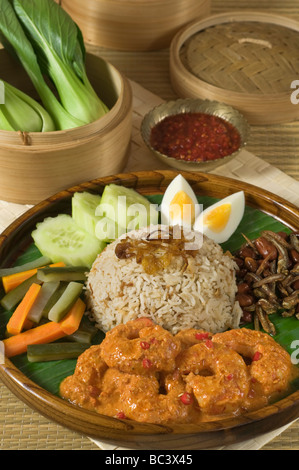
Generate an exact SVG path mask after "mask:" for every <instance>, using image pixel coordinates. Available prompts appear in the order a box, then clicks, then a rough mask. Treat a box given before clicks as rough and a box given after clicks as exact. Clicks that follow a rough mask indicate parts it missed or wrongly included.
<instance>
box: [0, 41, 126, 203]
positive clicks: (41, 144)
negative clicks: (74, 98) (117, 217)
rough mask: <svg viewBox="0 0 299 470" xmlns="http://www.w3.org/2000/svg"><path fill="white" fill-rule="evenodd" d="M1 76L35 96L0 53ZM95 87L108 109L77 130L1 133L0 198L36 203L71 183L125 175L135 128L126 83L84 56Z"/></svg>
mask: <svg viewBox="0 0 299 470" xmlns="http://www.w3.org/2000/svg"><path fill="white" fill-rule="evenodd" d="M0 63H1V78H2V79H3V80H5V81H7V82H9V83H11V84H12V85H14V86H16V87H18V88H20V89H21V90H23V91H24V92H26V93H28V94H30V95H31V96H33V97H34V98H37V96H36V94H35V90H34V89H33V86H32V84H31V82H30V80H29V78H28V76H27V75H26V73H25V72H24V70H23V69H22V67H21V66H19V65H18V64H17V63H16V62H15V60H14V59H12V58H11V57H10V56H9V55H8V54H7V52H6V51H5V50H4V49H2V50H0ZM86 70H87V74H88V76H89V79H90V81H91V83H92V84H93V86H94V88H95V90H96V91H97V93H98V94H99V96H100V97H101V98H102V99H103V101H104V102H105V103H106V104H107V106H108V107H109V108H110V111H109V112H108V113H107V114H106V115H104V116H103V117H102V118H100V119H98V120H96V121H94V122H92V123H90V124H87V125H85V126H81V127H78V128H74V129H69V130H64V131H54V132H45V133H43V132H34V133H22V132H12V131H3V130H0V199H2V200H5V201H9V202H15V203H20V204H36V203H38V202H39V201H41V200H43V199H45V198H47V197H49V196H50V195H52V194H53V193H55V192H58V191H61V190H63V189H64V188H66V187H69V186H70V185H74V184H79V183H81V182H82V181H89V180H91V179H94V178H96V177H102V176H107V175H109V174H114V173H115V172H119V171H122V169H123V168H124V166H125V165H126V162H127V157H128V151H129V146H130V140H131V129H132V91H131V86H130V83H129V82H128V80H127V79H126V78H125V77H124V76H122V75H121V74H120V73H119V72H118V70H117V69H116V68H115V67H113V66H112V65H111V64H109V63H108V62H106V61H104V60H103V59H101V58H99V57H96V56H94V55H91V54H87V56H86Z"/></svg>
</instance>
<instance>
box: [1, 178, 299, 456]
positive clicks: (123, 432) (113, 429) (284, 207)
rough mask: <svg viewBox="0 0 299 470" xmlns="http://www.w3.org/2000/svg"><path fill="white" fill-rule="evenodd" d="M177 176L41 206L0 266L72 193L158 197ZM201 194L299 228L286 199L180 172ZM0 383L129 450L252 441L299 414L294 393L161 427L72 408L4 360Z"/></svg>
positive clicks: (15, 228)
mask: <svg viewBox="0 0 299 470" xmlns="http://www.w3.org/2000/svg"><path fill="white" fill-rule="evenodd" d="M177 174H178V173H177V172H175V171H171V170H169V171H168V170H165V171H147V172H145V171H144V172H136V173H128V174H119V175H116V176H110V177H105V178H99V179H96V180H93V181H90V182H87V183H82V184H80V185H78V186H74V187H72V188H71V189H68V190H65V191H62V192H59V193H58V194H56V195H54V196H52V197H50V198H48V199H46V200H44V201H42V202H40V203H39V204H37V205H36V206H34V207H33V208H32V209H30V210H29V211H27V212H26V213H25V214H24V215H22V216H21V217H20V218H18V219H17V220H16V221H15V222H14V223H12V224H11V225H10V226H9V227H8V228H7V229H6V230H5V231H4V232H3V233H2V235H0V265H1V266H2V267H4V266H9V265H11V264H12V263H13V261H14V260H15V259H16V258H17V256H19V254H20V253H22V252H23V251H24V250H25V249H26V247H28V246H29V245H30V244H31V243H32V239H31V235H30V234H31V231H32V230H33V229H34V227H35V225H36V223H37V222H39V221H41V220H43V219H44V218H45V217H47V216H55V215H57V214H58V213H61V212H70V201H71V197H72V195H73V193H74V192H76V191H84V190H89V191H91V192H93V191H94V192H98V193H101V192H102V191H103V188H104V186H105V185H106V184H109V183H112V182H113V183H116V184H122V185H125V186H127V187H131V188H135V189H136V190H138V191H139V192H140V193H142V194H145V195H149V196H150V195H155V194H163V193H164V191H165V189H166V187H167V186H168V184H169V183H170V182H171V181H172V180H173V178H174V177H175V176H176V175H177ZM181 174H182V175H183V176H184V177H185V178H186V179H187V181H188V182H189V183H190V184H191V186H192V187H193V189H194V191H195V193H197V194H198V195H202V196H212V197H216V198H223V197H225V196H228V195H229V194H232V193H234V192H237V191H241V190H243V191H244V193H245V196H246V205H248V206H251V207H253V208H256V209H259V210H261V211H262V212H265V213H267V214H269V215H270V216H272V217H273V218H274V219H276V220H278V221H280V222H282V223H283V224H285V225H286V226H287V227H288V228H290V229H293V230H299V209H298V208H297V207H295V206H294V205H292V204H291V203H289V202H287V201H286V200H284V199H282V198H280V197H278V196H275V195H274V194H272V193H270V192H267V191H265V190H263V189H260V188H258V187H255V186H252V185H249V184H247V183H244V182H240V181H237V180H233V179H230V178H224V177H221V176H216V175H210V174H204V173H187V172H182V173H181ZM0 378H1V379H2V381H3V382H4V384H5V385H6V386H7V387H8V388H9V389H10V390H11V391H12V392H13V393H14V394H15V395H16V396H17V397H19V398H20V399H21V400H22V401H24V402H25V403H26V404H27V405H29V406H30V407H32V408H33V409H35V410H37V411H38V412H39V413H41V414H42V415H44V416H46V417H47V418H49V419H51V420H53V421H55V422H57V423H59V424H61V425H62V426H65V427H67V428H69V429H71V430H73V431H76V432H78V433H80V434H84V435H87V436H89V437H92V438H95V439H100V440H101V441H104V442H109V443H110V444H115V445H121V446H122V447H128V448H131V449H134V448H136V449H137V448H138V449H164V450H166V449H207V448H210V447H216V446H220V445H228V444H232V443H236V442H239V441H242V440H245V439H249V438H252V437H256V436H257V435H259V434H263V433H266V432H269V431H272V430H274V429H276V428H279V427H281V426H283V425H286V424H287V423H289V422H291V421H293V420H294V419H296V418H298V416H299V390H297V391H295V392H294V393H292V394H291V395H289V396H287V397H286V398H284V399H282V400H280V401H278V402H276V403H275V404H272V405H269V406H267V407H264V408H262V409H260V410H258V411H254V412H250V413H247V414H244V415H242V416H239V417H236V418H227V419H224V420H221V421H213V422H207V423H202V424H200V425H177V426H169V425H167V426H163V425H154V424H142V423H138V422H134V421H129V420H128V421H126V420H118V419H115V418H111V417H107V416H104V415H100V414H97V413H94V412H90V411H87V410H84V409H82V408H79V407H77V406H74V405H72V404H70V403H68V402H66V401H64V400H63V399H61V398H60V397H58V396H56V395H53V394H51V393H49V392H48V391H46V390H45V389H43V388H42V387H40V386H39V385H37V384H36V383H34V382H33V381H32V380H30V379H29V378H28V377H26V376H25V375H24V374H23V373H22V372H21V371H20V370H19V369H18V368H17V367H15V365H14V364H13V362H12V361H11V360H9V359H7V358H6V359H5V363H4V364H2V365H0Z"/></svg>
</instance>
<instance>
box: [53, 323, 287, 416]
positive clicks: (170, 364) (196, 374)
mask: <svg viewBox="0 0 299 470" xmlns="http://www.w3.org/2000/svg"><path fill="white" fill-rule="evenodd" d="M293 367H294V366H292V363H291V360H290V356H289V354H288V353H287V352H286V351H285V350H284V349H283V348H282V347H281V346H279V345H278V344H277V343H276V342H275V341H274V340H273V339H272V338H271V337H270V336H269V335H267V334H266V333H261V332H259V331H253V330H249V329H245V328H242V329H238V330H230V331H227V332H224V333H219V334H216V335H212V334H210V333H208V332H205V331H202V330H196V329H188V330H183V331H181V332H179V333H178V334H176V335H172V334H171V333H170V332H168V331H167V330H165V329H163V328H162V327H161V326H159V325H156V324H154V323H153V322H152V321H151V320H150V319H149V318H139V319H137V320H134V321H129V322H127V323H126V324H121V325H118V326H116V327H115V328H113V329H112V330H111V331H109V332H108V333H107V334H106V337H105V339H104V340H103V342H102V343H101V344H100V345H96V346H91V347H90V348H89V349H88V350H86V351H85V352H84V353H83V354H82V355H81V356H80V357H79V358H78V361H77V366H76V369H75V372H74V374H73V375H71V376H69V377H67V378H66V379H64V381H63V382H62V383H61V387H60V394H61V396H62V397H63V398H65V399H67V400H69V401H70V402H72V403H74V404H77V405H79V406H81V407H83V408H86V409H88V410H93V411H96V412H98V413H101V414H104V415H108V416H113V417H116V418H119V419H132V420H135V421H139V422H151V423H162V424H163V423H200V422H203V421H208V420H215V419H221V418H223V417H227V416H232V415H234V416H236V415H239V414H242V413H245V412H246V411H249V410H254V409H257V408H260V407H262V406H265V405H267V404H268V403H269V402H271V401H273V400H275V399H277V398H278V397H280V396H281V395H282V394H285V393H286V392H287V391H288V390H289V384H290V381H291V380H292V378H293V377H292V371H293Z"/></svg>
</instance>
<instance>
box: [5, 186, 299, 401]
mask: <svg viewBox="0 0 299 470" xmlns="http://www.w3.org/2000/svg"><path fill="white" fill-rule="evenodd" d="M148 199H149V200H150V202H152V203H153V204H158V205H159V204H160V203H161V200H162V196H160V195H155V196H149V197H148ZM198 201H199V203H200V204H203V208H204V209H205V208H207V207H208V206H210V205H211V204H214V202H216V201H217V199H215V198H211V197H206V196H205V197H199V198H198ZM265 229H268V230H273V231H276V232H277V231H282V230H283V231H285V232H289V229H288V228H287V227H286V226H284V225H283V224H282V223H281V222H279V221H277V220H276V219H274V218H273V217H271V216H269V215H267V214H265V213H263V212H261V211H259V210H256V209H253V208H251V207H246V209H245V213H244V217H243V219H242V221H241V223H240V225H239V227H238V229H237V230H236V232H235V233H234V234H233V235H232V237H231V238H230V239H229V240H228V241H227V242H226V243H224V244H223V245H222V247H223V249H224V251H226V250H229V251H231V252H234V251H236V250H238V248H240V246H241V245H242V244H243V243H244V237H243V236H242V233H244V234H246V236H247V237H249V238H250V239H254V238H257V237H258V236H259V235H260V233H261V232H262V231H263V230H265ZM40 255H41V254H40V252H39V251H38V249H37V248H36V247H35V246H34V244H32V245H31V246H30V247H29V248H28V249H27V250H26V252H24V253H23V254H22V255H21V256H20V257H19V259H18V261H17V264H24V263H26V262H28V261H32V260H33V259H36V258H38V257H39V256H40ZM0 295H1V293H0ZM11 313H12V312H7V311H4V310H3V309H2V310H0V339H3V335H4V331H5V325H6V323H7V321H8V319H9V317H10V315H11ZM271 321H273V323H274V325H275V327H276V331H277V334H276V336H275V337H274V339H275V340H276V341H277V342H278V343H279V344H281V345H282V346H283V347H284V348H285V349H286V350H287V351H288V352H289V353H290V354H292V353H293V354H294V358H295V359H297V358H296V350H295V348H294V342H295V341H298V340H299V321H298V320H297V319H296V318H295V317H291V318H283V317H282V316H281V315H279V314H273V315H271ZM246 327H249V328H252V327H253V325H251V324H249V325H247V326H246ZM103 338H104V334H103V333H102V334H101V332H99V335H97V337H96V338H95V341H94V343H99V342H100V341H101V340H102V339H103ZM297 349H298V345H297ZM297 356H298V359H297V360H299V351H298V354H297ZM12 362H13V363H14V364H15V366H16V367H18V368H19V369H20V370H21V371H22V372H23V374H24V375H26V376H27V377H28V378H30V379H31V380H32V381H34V382H35V383H37V384H38V385H39V386H41V387H43V388H44V389H46V390H47V391H49V392H50V393H52V394H58V392H59V385H60V383H61V381H62V380H63V379H64V378H65V377H67V376H68V375H71V374H72V373H73V371H74V369H75V366H76V359H66V360H63V361H50V362H40V363H30V362H29V361H28V360H27V355H26V354H22V355H20V356H17V357H15V358H12ZM293 388H294V390H296V389H299V381H298V380H296V381H295V382H294V384H293Z"/></svg>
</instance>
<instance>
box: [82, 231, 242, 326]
mask: <svg viewBox="0 0 299 470" xmlns="http://www.w3.org/2000/svg"><path fill="white" fill-rule="evenodd" d="M159 228H161V226H160V227H159ZM155 230H157V227H153V226H151V227H149V228H147V229H141V230H137V231H132V232H130V233H129V234H126V235H124V236H122V237H121V238H120V239H118V240H116V241H114V242H113V243H111V244H109V245H107V247H106V248H105V249H104V250H103V251H102V253H100V254H99V255H98V257H97V259H96V260H95V262H94V264H93V266H92V269H91V271H90V273H89V274H88V279H87V283H86V294H87V302H88V309H89V314H90V317H91V319H92V320H94V321H95V323H96V325H97V326H98V327H99V328H100V329H101V330H102V331H104V332H107V331H108V330H110V329H111V328H113V327H114V326H116V325H118V324H120V323H126V322H127V321H129V320H134V319H136V318H137V317H144V316H145V317H149V318H151V319H152V320H153V321H154V322H155V323H157V324H159V325H161V326H162V327H163V328H165V329H167V330H169V331H170V332H171V333H173V334H176V333H177V332H178V331H180V330H182V329H186V328H201V329H204V330H206V331H210V332H211V333H217V332H221V331H224V330H227V329H228V328H237V327H238V326H239V322H240V318H241V314H242V311H241V308H240V306H239V303H238V302H236V300H235V296H236V292H237V285H236V279H235V270H236V268H237V267H236V265H235V263H234V261H233V259H232V257H231V256H229V254H224V253H223V250H222V248H221V246H220V245H218V244H217V243H215V242H214V241H212V240H211V239H209V238H207V237H206V236H203V235H202V234H199V233H198V232H193V231H189V232H188V234H187V236H186V239H188V237H189V238H190V239H192V240H196V243H197V246H196V250H195V252H194V251H193V256H191V255H188V251H186V252H185V253H186V257H185V260H184V259H183V257H182V256H180V255H178V256H173V257H172V258H171V262H170V264H169V265H168V266H167V267H165V268H164V269H162V270H160V271H158V272H155V273H154V274H148V273H147V272H145V270H144V268H143V266H142V264H140V263H138V262H137V261H136V258H135V257H132V258H128V259H119V258H118V257H117V256H116V254H115V248H116V246H117V244H118V243H119V241H120V240H121V239H122V238H123V237H126V236H128V237H129V238H130V239H132V240H133V239H135V238H136V239H146V238H149V236H151V235H152V234H153V233H154V232H155ZM184 233H186V232H184ZM194 236H195V238H193V237H194ZM199 236H200V237H199ZM198 237H199V238H198ZM149 243H150V242H149ZM186 260H187V262H186Z"/></svg>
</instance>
